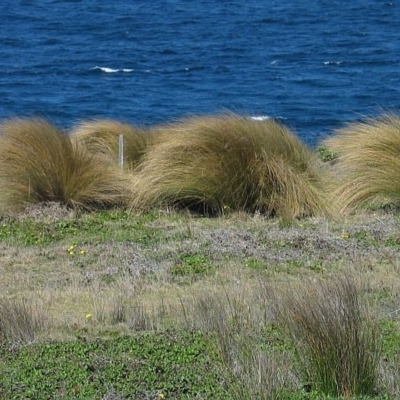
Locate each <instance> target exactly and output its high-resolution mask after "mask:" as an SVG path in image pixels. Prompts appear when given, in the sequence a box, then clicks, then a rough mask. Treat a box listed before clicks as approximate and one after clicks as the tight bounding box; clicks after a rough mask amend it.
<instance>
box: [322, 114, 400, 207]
mask: <svg viewBox="0 0 400 400" xmlns="http://www.w3.org/2000/svg"><path fill="white" fill-rule="evenodd" d="M324 146H326V147H327V148H329V149H330V150H332V151H335V152H337V153H338V154H339V158H338V159H337V162H336V164H335V169H336V175H337V176H338V181H337V184H336V185H337V187H336V189H335V190H334V199H335V202H338V203H339V205H340V206H341V208H342V210H343V211H353V210H355V209H357V208H361V207H364V206H367V205H370V204H373V203H377V204H385V203H386V204H389V203H392V204H395V205H396V206H398V205H400V118H399V117H398V116H395V115H386V116H383V117H382V118H380V119H368V120H366V121H364V122H360V123H354V124H350V125H349V126H347V127H346V128H343V129H341V130H339V131H338V132H337V134H336V135H334V136H332V137H330V138H328V139H326V140H325V142H324Z"/></svg>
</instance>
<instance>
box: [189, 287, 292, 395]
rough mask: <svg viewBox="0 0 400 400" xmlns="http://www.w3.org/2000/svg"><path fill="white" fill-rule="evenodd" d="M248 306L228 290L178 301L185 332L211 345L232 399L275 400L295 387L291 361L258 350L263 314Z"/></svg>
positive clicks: (197, 294) (285, 357)
mask: <svg viewBox="0 0 400 400" xmlns="http://www.w3.org/2000/svg"><path fill="white" fill-rule="evenodd" d="M249 302H250V299H249V298H247V296H244V295H243V294H239V293H235V291H231V290H229V291H228V290H227V291H225V293H207V292H205V291H204V292H198V293H195V294H193V298H192V299H191V301H188V300H186V301H183V300H181V306H182V313H181V314H182V316H183V318H184V320H185V324H186V326H185V328H186V329H188V328H189V329H193V328H194V329H197V330H200V331H201V332H203V334H204V336H205V337H206V338H207V339H208V340H209V341H210V344H212V345H215V347H216V350H217V352H218V354H219V356H220V358H221V360H222V363H223V366H224V374H225V375H226V376H227V379H228V380H229V381H231V382H232V385H230V395H231V396H232V399H237V400H239V399H240V400H241V399H261V400H264V399H265V400H272V399H277V398H278V395H279V393H281V392H283V391H284V390H289V389H293V388H294V386H295V378H294V375H293V373H292V370H291V362H290V361H291V360H290V357H289V355H288V354H287V353H284V352H280V351H274V350H273V349H263V348H262V347H261V345H260V344H261V342H262V339H261V337H262V329H263V327H265V326H266V323H267V322H266V321H265V320H263V316H265V311H264V310H262V306H261V307H260V306H259V305H257V304H254V306H253V307H252V306H251V305H250V304H249Z"/></svg>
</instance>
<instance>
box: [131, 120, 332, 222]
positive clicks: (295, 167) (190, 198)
mask: <svg viewBox="0 0 400 400" xmlns="http://www.w3.org/2000/svg"><path fill="white" fill-rule="evenodd" d="M314 162H315V158H314V155H313V153H312V152H311V150H310V149H308V147H307V146H306V145H305V144H303V143H302V142H301V141H300V139H299V138H298V137H297V136H296V135H295V134H293V133H292V132H291V131H290V130H289V129H288V128H286V127H285V126H283V125H282V124H280V123H278V122H276V121H274V120H267V121H262V122H260V121H254V120H251V119H248V118H244V117H241V116H237V115H231V114H229V115H222V116H206V117H197V118H196V117H195V118H189V119H187V120H183V121H180V122H177V123H174V124H170V125H167V126H165V127H160V128H158V129H157V130H156V133H155V134H154V143H153V144H152V145H151V146H150V147H149V150H148V152H147V153H146V155H145V156H144V157H143V159H142V162H141V164H140V165H139V166H138V168H137V170H136V171H135V172H136V173H135V175H134V182H133V187H132V189H133V196H134V200H133V207H134V208H139V209H149V208H152V207H155V206H184V207H189V208H194V209H196V210H198V211H202V212H205V213H220V212H223V211H224V210H236V211H239V210H244V211H249V212H255V211H260V212H263V213H265V214H267V215H278V216H282V217H285V218H289V219H290V218H295V217H300V216H304V215H315V214H323V213H325V212H326V211H327V204H326V202H325V200H324V195H323V188H322V183H321V173H322V172H321V171H320V170H319V169H318V168H317V167H316V166H315V163H314Z"/></svg>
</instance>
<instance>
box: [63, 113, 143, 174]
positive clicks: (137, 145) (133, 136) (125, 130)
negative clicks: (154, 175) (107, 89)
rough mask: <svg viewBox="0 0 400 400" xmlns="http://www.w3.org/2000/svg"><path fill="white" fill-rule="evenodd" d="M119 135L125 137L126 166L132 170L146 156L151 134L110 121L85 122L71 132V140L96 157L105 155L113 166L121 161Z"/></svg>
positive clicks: (125, 124)
mask: <svg viewBox="0 0 400 400" xmlns="http://www.w3.org/2000/svg"><path fill="white" fill-rule="evenodd" d="M119 135H123V137H124V154H123V157H124V166H126V168H127V169H129V170H132V169H134V168H135V167H136V165H137V164H138V163H139V162H140V159H141V158H142V156H143V155H144V153H145V151H146V149H147V145H148V141H149V139H150V133H148V132H146V131H145V130H144V129H140V128H137V127H134V126H132V125H130V124H127V123H123V122H119V121H114V120H110V119H99V120H93V121H84V122H81V123H80V124H79V125H77V126H76V127H75V128H74V129H73V130H72V132H71V138H72V140H73V141H75V142H76V143H78V144H80V145H82V146H84V147H85V148H86V149H88V151H89V152H90V153H92V154H95V155H103V156H104V157H105V158H106V159H108V160H109V161H110V162H111V163H112V164H117V163H118V160H119Z"/></svg>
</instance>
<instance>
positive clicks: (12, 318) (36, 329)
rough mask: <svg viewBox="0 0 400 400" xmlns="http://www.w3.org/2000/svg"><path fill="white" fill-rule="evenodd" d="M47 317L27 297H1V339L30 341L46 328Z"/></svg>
mask: <svg viewBox="0 0 400 400" xmlns="http://www.w3.org/2000/svg"><path fill="white" fill-rule="evenodd" d="M45 325H46V318H45V315H44V313H43V312H42V311H41V309H40V308H38V307H37V305H34V304H32V302H29V301H27V300H25V299H6V298H1V299H0V341H2V340H4V341H6V342H9V343H10V342H11V343H30V342H33V341H34V340H35V339H36V337H37V335H38V334H39V333H40V332H41V331H42V330H43V329H44V327H45Z"/></svg>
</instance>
